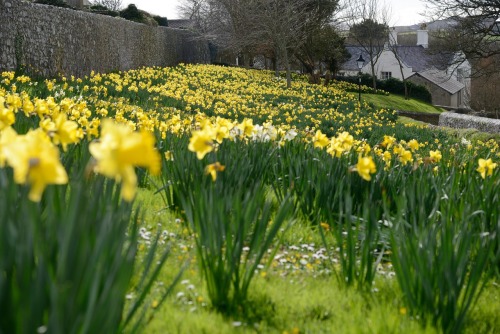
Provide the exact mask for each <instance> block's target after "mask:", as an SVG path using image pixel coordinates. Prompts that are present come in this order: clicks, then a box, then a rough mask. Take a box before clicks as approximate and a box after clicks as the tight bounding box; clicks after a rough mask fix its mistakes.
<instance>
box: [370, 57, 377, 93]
mask: <svg viewBox="0 0 500 334" xmlns="http://www.w3.org/2000/svg"><path fill="white" fill-rule="evenodd" d="M370 66H371V69H372V85H373V92H374V93H375V92H376V91H377V76H376V75H375V63H374V62H373V57H370Z"/></svg>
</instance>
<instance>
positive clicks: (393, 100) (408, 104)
mask: <svg viewBox="0 0 500 334" xmlns="http://www.w3.org/2000/svg"><path fill="white" fill-rule="evenodd" d="M361 100H364V101H366V102H368V103H373V104H374V105H375V106H376V107H377V108H390V109H396V110H404V111H418V112H426V113H440V112H443V111H444V110H443V109H441V108H438V107H435V106H433V105H431V104H428V103H425V102H421V101H419V100H415V99H410V100H405V99H404V97H403V96H400V95H394V94H391V95H389V96H385V95H379V94H362V95H361Z"/></svg>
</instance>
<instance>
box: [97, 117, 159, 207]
mask: <svg viewBox="0 0 500 334" xmlns="http://www.w3.org/2000/svg"><path fill="white" fill-rule="evenodd" d="M89 150H90V153H91V154H92V156H93V157H94V159H95V160H96V165H95V167H94V171H96V172H98V173H100V174H102V175H104V176H106V177H109V178H112V179H114V180H116V181H117V182H122V198H123V199H124V200H126V201H131V200H132V199H133V198H134V196H135V193H136V191H137V176H136V174H135V170H134V167H145V168H148V170H149V171H150V173H151V174H153V175H156V174H158V173H159V172H160V162H161V160H160V159H161V157H160V154H159V153H158V151H157V150H156V149H155V138H154V136H153V135H152V134H151V133H150V132H146V131H141V132H134V131H133V130H132V129H131V128H130V127H128V126H126V125H124V124H116V123H114V122H113V121H111V120H109V119H106V120H104V121H103V122H102V129H101V136H100V139H99V141H96V142H92V143H91V144H90V146H89Z"/></svg>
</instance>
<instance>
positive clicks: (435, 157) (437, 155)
mask: <svg viewBox="0 0 500 334" xmlns="http://www.w3.org/2000/svg"><path fill="white" fill-rule="evenodd" d="M429 156H430V158H431V160H432V161H433V162H439V161H441V159H442V158H443V156H442V154H441V151H439V150H435V151H430V152H429Z"/></svg>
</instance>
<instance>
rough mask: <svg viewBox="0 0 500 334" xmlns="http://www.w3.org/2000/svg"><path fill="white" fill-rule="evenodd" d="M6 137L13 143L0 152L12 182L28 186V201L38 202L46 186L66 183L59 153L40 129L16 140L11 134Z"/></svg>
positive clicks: (66, 176) (65, 175) (17, 137)
mask: <svg viewBox="0 0 500 334" xmlns="http://www.w3.org/2000/svg"><path fill="white" fill-rule="evenodd" d="M7 137H10V138H11V139H12V140H11V141H10V143H7V144H6V146H5V147H4V148H3V150H2V152H3V155H4V159H5V160H6V162H7V164H8V165H9V166H11V167H12V169H13V170H14V181H15V182H16V183H19V184H29V185H30V192H29V194H28V198H29V199H30V200H31V201H34V202H39V201H40V199H41V197H42V194H43V192H44V190H45V188H46V187H47V185H49V184H66V183H67V182H68V175H67V173H66V170H65V169H64V167H63V166H62V164H61V162H60V161H59V150H58V149H57V147H56V146H55V145H54V144H53V143H52V142H51V141H50V138H49V137H48V136H47V134H45V133H44V132H43V131H42V130H41V129H37V130H32V131H29V132H28V133H27V134H26V135H22V136H19V135H17V136H15V137H14V134H13V133H10V134H8V135H7ZM3 140H5V139H4V136H3V135H2V141H3Z"/></svg>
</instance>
